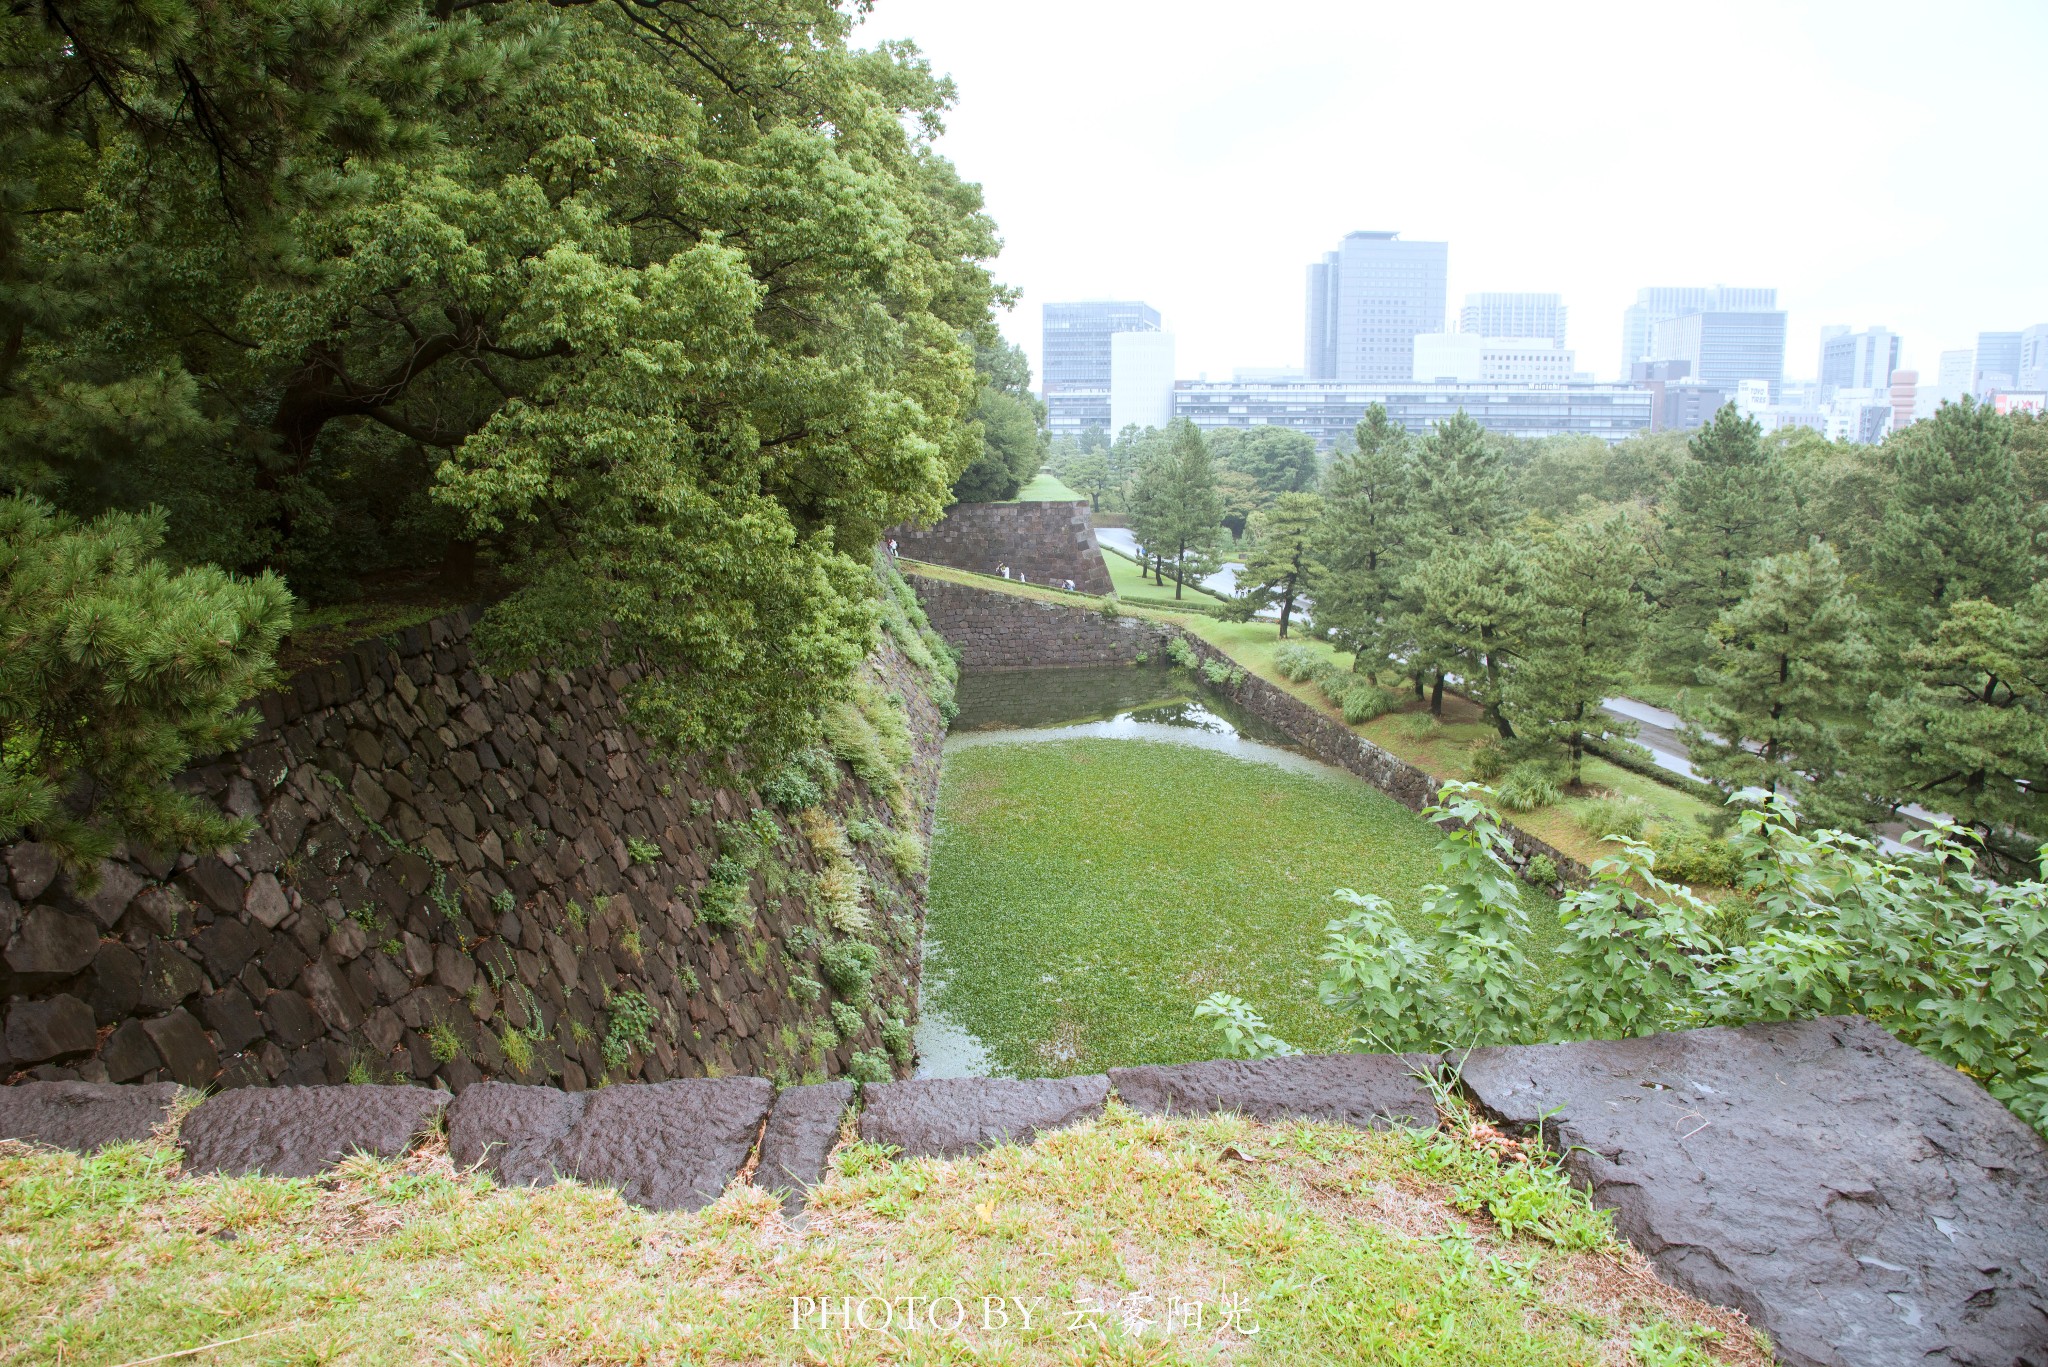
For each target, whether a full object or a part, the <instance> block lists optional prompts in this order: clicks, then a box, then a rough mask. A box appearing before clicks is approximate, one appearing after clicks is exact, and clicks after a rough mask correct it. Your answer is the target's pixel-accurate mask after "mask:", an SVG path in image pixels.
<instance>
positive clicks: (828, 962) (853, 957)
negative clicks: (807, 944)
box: [818, 940, 881, 1002]
mask: <svg viewBox="0 0 2048 1367" xmlns="http://www.w3.org/2000/svg"><path fill="white" fill-rule="evenodd" d="M880 960H881V953H880V952H879V951H878V950H876V948H875V947H874V946H873V945H871V944H869V943H868V942H867V941H865V940H839V941H836V942H835V943H832V944H829V945H826V946H825V948H824V951H823V952H822V953H820V954H819V955H818V971H819V972H820V973H822V974H824V975H825V981H826V983H827V984H829V985H830V986H831V988H832V990H833V991H834V992H837V993H838V994H839V995H840V996H841V997H843V998H845V999H846V1000H847V1001H852V1002H857V1001H860V1000H862V999H863V998H865V997H866V996H867V992H868V984H869V983H870V982H872V981H873V980H874V976H875V965H876V964H877V963H878V962H880Z"/></svg>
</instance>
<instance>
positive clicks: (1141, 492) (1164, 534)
mask: <svg viewBox="0 0 2048 1367" xmlns="http://www.w3.org/2000/svg"><path fill="white" fill-rule="evenodd" d="M1222 518H1223V504H1222V500H1221V499H1220V498H1218V497H1217V494H1216V472H1215V470H1214V468H1213V467H1212V466H1211V465H1210V463H1209V447H1208V444H1207V443H1206V442H1204V441H1203V440H1202V433H1201V430H1200V429H1199V428H1197V427H1196V426H1195V425H1194V424H1193V423H1191V422H1189V421H1188V420H1187V419H1185V418H1182V419H1180V420H1178V421H1177V422H1175V423H1174V424H1173V426H1172V427H1170V428H1169V429H1167V433H1166V443H1165V447H1164V449H1163V450H1160V451H1157V452H1156V454H1154V455H1153V456H1152V457H1151V458H1150V459H1149V460H1147V461H1146V462H1145V465H1144V467H1143V468H1142V469H1141V470H1140V471H1139V472H1138V478H1137V481H1136V484H1135V487H1134V488H1133V490H1132V493H1131V534H1132V535H1133V536H1135V537H1136V538H1137V540H1138V543H1139V544H1140V545H1141V546H1143V547H1144V548H1145V549H1146V550H1147V551H1148V552H1150V553H1151V554H1152V555H1153V556H1154V557H1156V558H1157V560H1158V562H1159V563H1160V565H1161V567H1162V571H1163V569H1165V568H1168V567H1170V568H1171V570H1172V573H1173V596H1174V597H1175V598H1179V597H1181V596H1182V593H1183V590H1184V589H1185V586H1186V583H1187V581H1188V580H1189V579H1199V578H1201V576H1202V575H1204V574H1206V573H1208V571H1209V566H1210V564H1211V560H1212V553H1213V551H1214V549H1215V546H1216V534H1217V532H1218V531H1220V530H1221V529H1222Z"/></svg>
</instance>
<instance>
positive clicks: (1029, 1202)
mask: <svg viewBox="0 0 2048 1367" xmlns="http://www.w3.org/2000/svg"><path fill="white" fill-rule="evenodd" d="M878 1062H880V1063H882V1064H886V1059H883V1060H879V1061H878ZM1416 1144H1417V1141H1416V1140H1415V1139H1413V1138H1411V1137H1409V1136H1407V1135H1404V1134H1388V1133H1379V1132H1370V1131H1359V1130H1349V1129H1343V1128H1340V1127H1337V1126H1331V1125H1314V1124H1295V1125H1260V1124H1257V1123H1255V1122H1252V1121H1247V1120H1243V1119H1240V1118H1236V1117H1216V1118H1206V1119H1193V1120H1161V1119H1156V1118H1152V1117H1146V1116H1140V1115H1136V1114H1134V1113H1132V1112H1130V1111H1127V1110H1125V1109H1124V1108H1122V1107H1121V1106H1112V1107H1111V1108H1110V1111H1109V1113H1108V1115H1107V1116H1106V1117H1105V1118H1103V1119H1102V1120H1100V1121H1097V1122H1094V1123H1091V1124H1087V1125H1083V1126H1079V1127H1076V1128H1074V1129H1071V1130H1067V1131H1063V1132H1059V1133H1056V1134H1052V1135H1048V1136H1046V1137H1044V1138H1043V1139H1041V1140H1040V1141H1039V1142H1038V1143H1037V1144H1035V1145H1033V1146H1031V1147H1028V1148H1016V1147H1009V1146H1006V1147H1003V1148H999V1149H996V1150H994V1151H992V1152H990V1153H987V1154H984V1155H980V1156H977V1157H975V1158H972V1159H963V1160H958V1161H951V1162H943V1161H936V1160H929V1159H918V1160H912V1161H903V1162H898V1161H892V1160H891V1159H890V1158H889V1157H888V1156H887V1154H886V1153H885V1152H883V1151H881V1150H878V1149H876V1148H874V1147H873V1146H869V1145H851V1146H848V1147H845V1148H843V1149H842V1150H841V1151H840V1154H839V1156H838V1161H837V1163H836V1164H835V1170H834V1171H832V1172H831V1173H829V1174H828V1175H827V1177H826V1178H825V1180H824V1182H823V1183H822V1184H821V1185H820V1186H819V1187H818V1188H817V1189H816V1190H815V1191H814V1192H813V1195H812V1200H811V1204H810V1223H809V1226H808V1228H807V1229H806V1230H804V1231H803V1232H801V1233H799V1232H797V1231H795V1230H793V1229H792V1228H791V1226H790V1225H789V1224H788V1223H787V1222H785V1220H784V1219H783V1217H782V1214H781V1212H780V1209H779V1207H778V1206H777V1203H776V1201H775V1198H774V1197H773V1196H772V1195H771V1194H770V1193H769V1192H767V1191H764V1190H761V1189H759V1188H756V1187H752V1186H749V1185H745V1184H736V1185H735V1186H733V1187H732V1188H731V1189H729V1190H728V1191H727V1192H726V1194H725V1195H724V1196H723V1197H722V1198H720V1199H719V1200H718V1201H716V1202H714V1203H713V1204H712V1205H710V1206H708V1207H707V1208H705V1209H704V1210H702V1211H699V1212H695V1213H682V1212H676V1213H671V1214H653V1213H649V1212H647V1211H643V1210H639V1209H636V1208H634V1207H631V1206H628V1205H626V1204H625V1203H624V1202H623V1201H621V1200H620V1199H619V1197H618V1196H617V1195H616V1194H615V1193H613V1192H611V1191H609V1190H606V1189H604V1188H594V1187H586V1186H582V1185H580V1184H577V1183H573V1182H570V1183H563V1184H560V1185H557V1186H553V1187H547V1188H541V1189H537V1190H535V1189H514V1190H506V1189H501V1188H498V1187H495V1186H493V1185H492V1183H491V1182H490V1181H489V1179H488V1178H486V1177H484V1176H482V1175H480V1174H478V1173H474V1172H465V1173H458V1172H456V1171H455V1170H454V1169H453V1167H452V1166H451V1165H450V1163H449V1161H448V1158H447V1154H446V1150H445V1148H441V1149H436V1150H428V1151H424V1152H422V1153H420V1154H417V1155H415V1156H413V1157H412V1158H410V1159H407V1160H404V1161H403V1162H398V1163H392V1162H384V1161H379V1160H373V1159H362V1158H358V1159H353V1160H350V1161H349V1162H348V1163H346V1164H345V1165H343V1166H342V1167H341V1168H340V1169H338V1170H337V1171H336V1172H335V1173H333V1174H332V1175H330V1176H329V1177H325V1178H321V1179H317V1180H300V1181H280V1180H276V1179H270V1178H260V1177H257V1178H221V1177H196V1178H188V1177H184V1176H181V1175H180V1174H179V1172H178V1168H177V1151H176V1150H175V1148H173V1147H171V1146H170V1145H169V1144H168V1143H162V1142H159V1143H152V1144H143V1145H135V1144H128V1145H119V1146H116V1147H114V1148H111V1149H108V1150H105V1151H102V1152H101V1153H100V1154H98V1155H95V1156H92V1157H85V1158H81V1157H78V1156H75V1155H70V1154H58V1153H49V1152H43V1151H36V1150H31V1149H28V1148H26V1147H24V1146H21V1145H17V1144H8V1145H5V1146H4V1147H0V1191H5V1192H6V1193H7V1200H6V1201H4V1202H0V1251H4V1253H5V1255H6V1257H7V1259H8V1267H9V1269H10V1275H8V1276H7V1277H5V1278H0V1322H4V1323H6V1324H7V1325H8V1326H9V1331H8V1334H7V1336H6V1341H5V1343H4V1345H0V1361H6V1362H9V1363H13V1362H22V1363H27V1362H39V1363H40V1362H58V1361H62V1362H102V1363H110V1362H126V1361H131V1360H133V1359H137V1358H146V1357H150V1356H153V1355H157V1354H162V1353H167V1352H181V1351H187V1350H194V1349H200V1348H205V1347H207V1346H208V1345H219V1346H216V1347H213V1348H212V1350H211V1351H208V1352H206V1353H205V1354H204V1355H203V1358H201V1359H200V1360H202V1361H204V1362H206V1363H208V1364H230V1365H233V1364H246V1363H257V1362H314V1361H318V1362H349V1363H359V1364H385V1363H391V1364H410V1363H416V1362H424V1361H463V1362H507V1363H511V1362H556V1361H560V1362H570V1361H574V1362H647V1363H655V1362H742V1361H743V1362H847V1363H862V1364H866V1363H876V1362H884V1361H887V1362H919V1363H931V1364H954V1363H959V1364H966V1363H973V1362H987V1361H1000V1362H1006V1363H1015V1364H1020V1365H1022V1367H1037V1365H1038V1364H1053V1363H1070V1362H1075V1361H1083V1360H1085V1361H1090V1362H1103V1361H1115V1362H1132V1361H1145V1362H1151V1361H1173V1362H1183V1361H1201V1362H1209V1361H1235V1362H1245V1363H1253V1362H1271V1363H1297V1362H1301V1363H1308V1362H1327V1363H1335V1362H1415V1363H1424V1362H1427V1363H1432V1364H1435V1363H1449V1364H1484V1365H1485V1367H1565V1365H1566V1364H1587V1363H1598V1362H1629V1361H1634V1360H1636V1359H1635V1358H1634V1357H1633V1356H1632V1355H1631V1347H1632V1345H1634V1344H1637V1343H1644V1344H1648V1343H1651V1342H1660V1343H1661V1342H1671V1343H1687V1344H1693V1345H1697V1346H1698V1351H1700V1352H1701V1353H1702V1354H1704V1355H1705V1356H1706V1357H1707V1358H1708V1359H1709V1360H1713V1361H1719V1362H1725V1363H1728V1364H1730V1367H1750V1365H1751V1364H1760V1363H1762V1362H1763V1360H1764V1359H1763V1357H1762V1355H1761V1353H1760V1352H1759V1351H1758V1349H1757V1348H1756V1347H1755V1346H1754V1343H1753V1340H1752V1337H1751V1335H1750V1334H1749V1333H1748V1331H1747V1327H1746V1325H1744V1323H1743V1322H1742V1320H1741V1319H1740V1317H1739V1316H1736V1315H1734V1314H1732V1313H1730V1312H1726V1311H1719V1310H1714V1309H1711V1308H1709V1307H1706V1306H1703V1305H1701V1304H1699V1303H1698V1302H1696V1301H1692V1300H1689V1299H1688V1298H1686V1297H1684V1296H1682V1295H1680V1294H1679V1293H1677V1292H1675V1291H1673V1290H1671V1289H1669V1288H1668V1287H1665V1286H1663V1285H1662V1284H1661V1283H1659V1282H1658V1281H1657V1280H1656V1278H1655V1277H1654V1275H1652V1273H1651V1271H1650V1269H1649V1267H1648V1264H1647V1263H1646V1262H1645V1261H1644V1260H1643V1259H1642V1258H1641V1257H1640V1256H1638V1255H1636V1254H1634V1253H1632V1252H1631V1251H1629V1250H1628V1249H1626V1248H1625V1247H1621V1246H1619V1245H1615V1244H1613V1243H1611V1242H1603V1243H1602V1244H1601V1245H1600V1246H1599V1247H1597V1248H1596V1249H1595V1250H1593V1251H1590V1252H1588V1251H1573V1250H1572V1249H1571V1248H1569V1247H1561V1246H1560V1245H1559V1244H1558V1243H1556V1242H1552V1241H1549V1240H1546V1239H1544V1238H1542V1237H1539V1235H1538V1234H1537V1233H1536V1232H1535V1231H1533V1230H1528V1231H1524V1232H1517V1233H1509V1232H1506V1231H1504V1230H1503V1229H1502V1228H1501V1227H1500V1226H1499V1225H1497V1224H1496V1223H1495V1222H1493V1221H1492V1220H1490V1219H1488V1218H1487V1217H1486V1216H1485V1215H1484V1214H1467V1213H1464V1212H1463V1210H1462V1209H1461V1205H1462V1204H1467V1203H1461V1202H1460V1200H1459V1199H1458V1197H1457V1193H1456V1189H1455V1187H1456V1183H1455V1180H1454V1181H1446V1180H1444V1179H1443V1178H1442V1177H1438V1176H1434V1175H1432V1174H1430V1173H1429V1172H1428V1171H1426V1170H1425V1169H1424V1168H1423V1167H1422V1166H1421V1165H1419V1164H1418V1163H1417V1162H1416V1161H1415V1159H1416V1152H1417V1149H1416ZM1557 1199H1561V1200H1566V1201H1573V1200H1575V1201H1578V1202H1580V1203H1583V1200H1584V1198H1583V1197H1580V1196H1578V1195H1577V1194H1576V1193H1569V1192H1567V1193H1565V1194H1564V1195H1563V1196H1562V1197H1560V1198H1557ZM229 1233H231V1234H232V1235H233V1237H232V1238H230V1237H224V1234H229ZM824 1296H834V1297H839V1296H853V1297H856V1298H858V1297H861V1296H872V1297H878V1298H881V1299H882V1300H893V1301H896V1302H897V1303H898V1306H899V1315H900V1313H901V1311H900V1306H901V1298H903V1297H906V1296H915V1297H917V1298H918V1306H919V1308H920V1310H922V1308H923V1305H924V1303H925V1302H926V1301H929V1300H930V1299H931V1298H933V1297H946V1296H958V1297H960V1298H961V1299H962V1300H963V1301H964V1302H966V1305H967V1306H968V1307H969V1308H970V1311H971V1313H970V1314H969V1315H967V1316H966V1317H965V1319H964V1321H963V1323H962V1325H961V1328H960V1329H959V1330H958V1331H955V1330H952V1329H951V1328H950V1327H946V1328H942V1329H937V1330H934V1329H930V1328H929V1327H926V1328H922V1329H919V1330H916V1331H901V1327H900V1324H899V1331H900V1332H899V1335H898V1336H897V1337H884V1336H882V1335H881V1334H877V1333H871V1332H867V1331H863V1330H861V1329H860V1328H858V1327H857V1326H856V1327H854V1328H852V1329H846V1328H842V1327H841V1326H840V1325H839V1324H838V1323H837V1322H836V1321H835V1322H834V1324H833V1326H832V1327H831V1328H830V1329H824V1328H821V1327H819V1323H818V1319H817V1317H816V1315H815V1313H813V1314H811V1315H810V1316H808V1317H806V1316H804V1315H802V1314H799V1315H797V1316H792V1314H791V1308H792V1303H793V1300H794V1298H797V1297H811V1298H813V1303H815V1301H816V1299H817V1298H820V1297H824ZM983 1296H989V1297H1001V1298H1003V1300H1002V1301H1001V1302H998V1303H1001V1304H1006V1305H1007V1306H1008V1311H1009V1313H1008V1323H1007V1325H997V1326H996V1327H993V1328H988V1327H984V1321H983V1318H982V1315H981V1313H980V1312H981V1308H982V1306H983V1304H984V1302H983V1300H982V1297H983ZM1020 1302H1021V1303H1022V1304H1023V1305H1024V1306H1026V1307H1028V1308H1029V1310H1030V1312H1031V1323H1030V1327H1029V1328H1028V1329H1027V1328H1025V1327H1024V1324H1023V1316H1022V1315H1021V1314H1020V1313H1019V1311H1018V1304H1019V1303H1020ZM1196 1302H1199V1303H1200V1304H1201V1305H1202V1312H1203V1313H1202V1317H1201V1320H1200V1322H1199V1323H1196V1322H1195V1321H1194V1319H1193V1316H1192V1313H1191V1307H1192V1305H1193V1304H1194V1303H1196ZM795 1303H796V1304H797V1305H798V1307H799V1308H801V1306H802V1304H803V1303H802V1302H801V1301H797V1302H795ZM1225 1306H1229V1307H1230V1308H1231V1310H1232V1311H1233V1315H1232V1318H1230V1319H1228V1320H1226V1319H1225V1318H1224V1315H1223V1309H1224V1307H1225ZM565 1307H573V1313H569V1312H568V1311H567V1310H566V1309H565ZM944 1308H945V1311H946V1313H945V1314H944V1315H942V1317H941V1322H942V1324H945V1325H947V1326H950V1323H951V1314H950V1311H951V1307H950V1305H947V1306H945V1307H944ZM1176 1308H1178V1309H1179V1310H1180V1311H1181V1312H1182V1313H1179V1314H1174V1313H1173V1312H1174V1310H1175V1309H1176ZM871 1309H872V1310H874V1311H875V1312H876V1313H877V1314H878V1313H879V1310H880V1302H879V1301H878V1302H876V1303H874V1305H873V1306H871ZM1252 1330H1256V1331H1257V1332H1256V1334H1253V1333H1252V1332H1251V1331H1252ZM252 1336H254V1337H252ZM230 1340H241V1341H240V1342H229V1341H230ZM1666 1360H1668V1359H1666Z"/></svg>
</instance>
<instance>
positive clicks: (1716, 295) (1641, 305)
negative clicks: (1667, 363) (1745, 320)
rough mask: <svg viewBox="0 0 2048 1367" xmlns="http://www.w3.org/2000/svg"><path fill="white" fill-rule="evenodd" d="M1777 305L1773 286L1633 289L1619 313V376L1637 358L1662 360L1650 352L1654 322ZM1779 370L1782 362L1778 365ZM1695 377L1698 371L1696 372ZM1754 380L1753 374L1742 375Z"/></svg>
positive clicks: (1654, 328) (1679, 286) (1671, 286)
mask: <svg viewBox="0 0 2048 1367" xmlns="http://www.w3.org/2000/svg"><path fill="white" fill-rule="evenodd" d="M1777 307H1778V292H1777V291H1776V290H1775V289H1762V288H1754V289H1752V288H1747V287H1738V286H1731V285H1652V286H1650V287H1649V288H1648V289H1641V290H1637V291H1636V301H1635V303H1633V304H1630V305H1629V306H1628V307H1627V308H1626V309H1624V310H1622V314H1621V375H1622V378H1623V379H1627V378H1628V376H1629V367H1630V366H1631V365H1633V364H1635V363H1636V362H1637V361H1655V360H1662V359H1665V358H1663V357H1659V356H1653V355H1651V343H1652V339H1653V337H1654V336H1655V334H1656V328H1657V324H1659V323H1667V322H1670V321H1671V320H1672V319H1674V318H1677V317H1679V316H1681V315H1682V314H1687V313H1749V312H1765V313H1768V312H1770V311H1771V310H1773V309H1776V308H1777ZM1780 369H1781V370H1782V369H1783V367H1782V365H1781V366H1780ZM1695 376H1697V372H1695ZM1742 378H1744V379H1753V378H1755V377H1754V376H1743V377H1742Z"/></svg>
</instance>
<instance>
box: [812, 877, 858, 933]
mask: <svg viewBox="0 0 2048 1367" xmlns="http://www.w3.org/2000/svg"><path fill="white" fill-rule="evenodd" d="M864 888H865V880H864V879H863V878H862V877H861V873H860V870H859V869H857V868H855V867H854V865H853V862H852V861H851V860H849V859H845V858H840V859H834V860H831V861H830V862H828V863H827V864H826V865H825V868H824V870H823V871H822V872H820V873H819V874H818V902H819V907H818V910H819V914H820V915H821V916H822V917H823V918H824V921H825V924H826V925H828V926H831V927H832V929H834V930H836V931H838V932H839V933H840V934H842V935H858V934H860V933H861V932H863V931H865V930H866V929H867V928H868V926H869V924H870V922H869V921H868V913H867V909H866V908H864V907H863V906H861V904H860V899H861V893H862V891H863V889H864Z"/></svg>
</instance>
